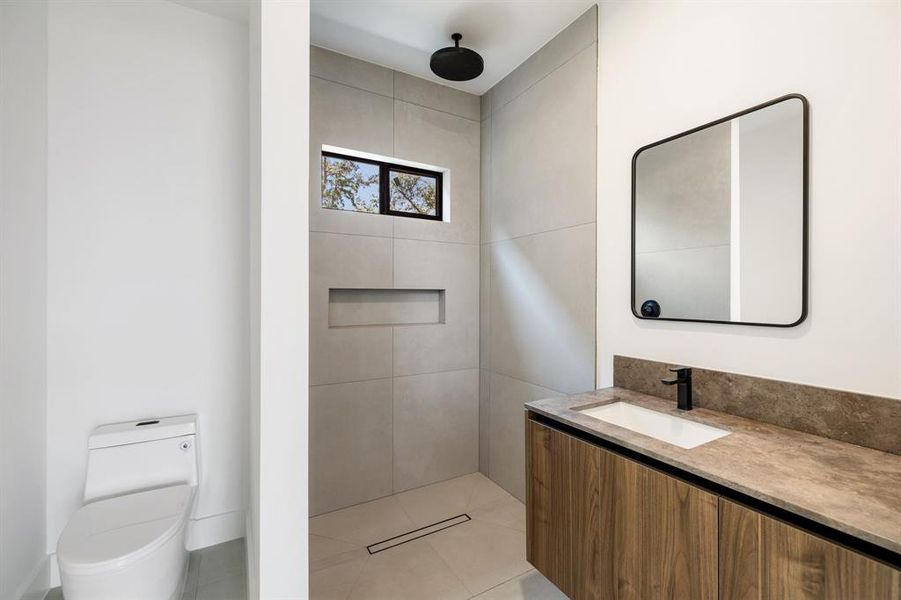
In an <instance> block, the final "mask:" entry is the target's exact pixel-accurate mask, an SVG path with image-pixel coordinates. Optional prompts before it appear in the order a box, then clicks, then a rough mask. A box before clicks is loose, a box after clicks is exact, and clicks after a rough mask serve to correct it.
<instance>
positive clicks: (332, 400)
mask: <svg viewBox="0 0 901 600" xmlns="http://www.w3.org/2000/svg"><path fill="white" fill-rule="evenodd" d="M391 390H392V385H391V379H390V378H389V379H378V380H373V381H362V382H358V383H343V384H336V385H324V386H316V387H313V388H310V423H311V424H312V425H311V427H310V514H312V515H318V514H322V513H325V512H329V511H333V510H337V509H339V508H344V507H346V506H351V505H353V504H358V503H360V502H367V501H369V500H373V499H375V498H380V497H382V496H387V495H389V494H391V492H392V491H393V490H392V484H391V477H392V475H391V462H392V459H391V456H392V452H393V450H392V436H391V427H392V425H391V423H392V417H391V412H392V391H391Z"/></svg>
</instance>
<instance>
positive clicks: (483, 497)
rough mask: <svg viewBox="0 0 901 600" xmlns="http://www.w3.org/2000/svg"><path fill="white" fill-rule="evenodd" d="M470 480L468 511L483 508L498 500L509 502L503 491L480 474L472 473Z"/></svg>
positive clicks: (508, 495)
mask: <svg viewBox="0 0 901 600" xmlns="http://www.w3.org/2000/svg"><path fill="white" fill-rule="evenodd" d="M469 477H470V478H471V479H472V495H471V496H470V497H469V510H475V509H478V508H482V507H484V506H490V505H492V504H494V503H495V502H498V501H500V500H509V499H510V498H511V496H510V494H508V493H507V492H506V491H504V489H503V488H502V487H501V486H499V485H498V484H496V483H495V482H493V481H491V480H490V479H488V477H486V476H485V475H483V474H482V473H473V474H472V475H470V476H469Z"/></svg>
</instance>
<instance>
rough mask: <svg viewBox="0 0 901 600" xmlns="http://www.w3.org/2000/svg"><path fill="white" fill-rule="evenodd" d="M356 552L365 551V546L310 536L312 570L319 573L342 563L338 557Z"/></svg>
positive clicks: (319, 536)
mask: <svg viewBox="0 0 901 600" xmlns="http://www.w3.org/2000/svg"><path fill="white" fill-rule="evenodd" d="M355 550H364V548H363V545H362V544H352V543H350V542H343V541H341V540H333V539H332V538H328V537H325V536H321V535H313V534H310V570H311V571H318V570H319V569H322V568H324V567H327V566H330V565H332V564H333V563H335V562H340V560H339V559H338V557H340V556H342V555H346V554H348V553H352V552H354V551H355ZM364 551H365V550H364Z"/></svg>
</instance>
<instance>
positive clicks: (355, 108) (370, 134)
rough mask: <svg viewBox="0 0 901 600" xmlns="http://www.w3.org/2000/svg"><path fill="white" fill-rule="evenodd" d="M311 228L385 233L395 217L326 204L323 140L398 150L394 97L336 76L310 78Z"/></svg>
mask: <svg viewBox="0 0 901 600" xmlns="http://www.w3.org/2000/svg"><path fill="white" fill-rule="evenodd" d="M310 115H311V118H310V230H311V231H333V232H336V233H356V234H361V235H382V236H388V237H390V236H391V235H392V232H393V225H392V217H389V216H387V215H373V214H365V213H357V212H352V211H343V210H332V209H326V208H322V207H321V205H320V197H321V193H322V189H321V188H322V167H321V162H320V161H321V157H322V145H323V144H327V145H329V146H338V147H340V148H346V149H349V150H359V151H362V152H372V153H375V154H381V155H384V156H391V155H392V154H393V153H394V101H393V100H392V99H391V98H386V97H385V96H380V95H378V94H373V93H371V92H365V91H363V90H360V89H357V88H353V87H348V86H346V85H341V84H338V83H333V82H331V81H325V80H323V79H318V78H316V77H312V78H311V79H310Z"/></svg>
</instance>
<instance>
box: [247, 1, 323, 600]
mask: <svg viewBox="0 0 901 600" xmlns="http://www.w3.org/2000/svg"><path fill="white" fill-rule="evenodd" d="M250 28H251V45H250V56H251V65H250V69H251V77H250V90H251V93H250V96H251V105H250V112H249V114H250V122H251V156H250V159H251V169H250V171H251V182H250V183H251V188H250V189H251V206H250V211H249V215H250V217H249V221H250V230H251V234H250V235H251V240H250V247H251V257H252V258H251V263H250V272H251V297H252V300H251V304H252V312H251V315H250V320H251V332H252V333H251V346H252V348H253V354H252V355H251V356H250V357H249V361H250V363H251V378H252V391H251V418H250V429H251V444H250V449H249V452H248V456H249V459H250V511H249V512H250V514H249V515H248V522H247V529H248V533H247V535H248V538H249V543H248V556H247V562H248V575H249V577H248V579H249V581H248V591H249V598H250V599H251V600H257V599H258V598H263V599H264V600H299V599H301V598H307V597H308V592H307V588H308V579H309V577H308V572H307V554H308V553H307V540H308V534H307V529H308V527H307V504H308V503H307V488H308V486H307V456H308V454H309V451H308V437H309V435H308V414H307V413H308V409H309V402H308V392H307V386H308V385H309V375H308V364H309V363H308V360H309V352H308V348H307V344H308V340H309V327H308V313H309V284H308V275H309V262H308V261H309V241H308V240H309V234H308V226H309V216H308V215H309V213H308V210H307V202H308V190H309V187H308V185H309V172H308V170H307V169H306V168H298V167H299V166H300V165H307V164H309V163H308V160H309V149H308V144H309V114H310V113H309V110H310V109H309V106H310V85H309V78H310V63H309V59H310V54H309V53H310V4H309V2H308V1H307V0H256V1H255V2H254V3H253V4H252V6H251V13H250Z"/></svg>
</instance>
